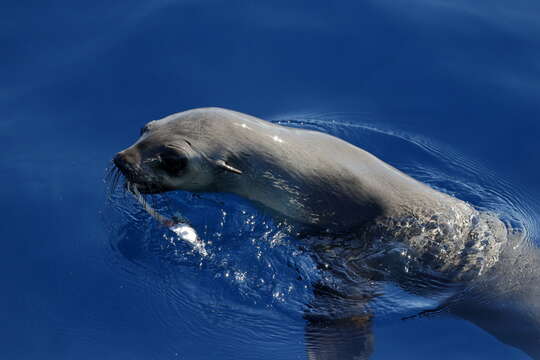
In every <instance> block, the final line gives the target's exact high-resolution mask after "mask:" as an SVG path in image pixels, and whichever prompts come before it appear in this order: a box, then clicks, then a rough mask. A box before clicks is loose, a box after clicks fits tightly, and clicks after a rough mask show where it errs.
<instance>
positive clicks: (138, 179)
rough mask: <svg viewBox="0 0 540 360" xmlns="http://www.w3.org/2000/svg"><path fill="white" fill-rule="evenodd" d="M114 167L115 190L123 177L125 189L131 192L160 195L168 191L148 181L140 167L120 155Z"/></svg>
mask: <svg viewBox="0 0 540 360" xmlns="http://www.w3.org/2000/svg"><path fill="white" fill-rule="evenodd" d="M112 165H113V166H112V168H111V170H112V171H111V172H112V174H113V176H114V178H113V188H116V186H117V185H118V181H119V179H120V178H121V177H122V178H123V179H124V180H125V183H124V187H125V189H126V190H128V191H129V192H133V190H136V191H137V192H139V193H141V194H159V193H163V192H165V191H168V189H165V188H164V186H163V185H161V184H159V183H157V182H155V181H149V180H148V179H146V176H144V175H145V174H144V173H143V171H142V169H141V168H140V167H139V166H138V165H133V164H131V163H130V162H128V161H127V160H126V159H125V157H123V156H121V155H120V154H118V155H116V156H115V157H114V159H113V161H112Z"/></svg>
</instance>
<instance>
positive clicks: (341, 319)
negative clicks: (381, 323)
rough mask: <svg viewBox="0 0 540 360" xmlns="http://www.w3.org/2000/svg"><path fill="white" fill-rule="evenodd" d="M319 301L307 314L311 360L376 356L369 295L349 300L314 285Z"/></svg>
mask: <svg viewBox="0 0 540 360" xmlns="http://www.w3.org/2000/svg"><path fill="white" fill-rule="evenodd" d="M313 293H314V295H315V298H314V299H313V301H312V302H311V303H310V304H309V305H308V308H307V309H306V311H305V312H304V319H306V320H307V324H306V328H305V340H306V350H307V353H308V359H310V360H330V359H332V360H334V359H368V358H369V356H370V355H371V353H372V352H373V343H374V341H373V333H372V330H371V324H372V321H371V320H372V317H373V315H372V314H371V313H370V311H369V309H368V307H367V304H368V302H369V301H370V300H371V298H372V297H371V296H369V294H366V293H364V294H361V295H358V296H346V295H344V294H342V293H340V292H339V291H337V290H335V289H332V288H330V287H328V286H326V285H324V284H321V283H316V284H314V288H313Z"/></svg>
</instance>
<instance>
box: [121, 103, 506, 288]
mask: <svg viewBox="0 0 540 360" xmlns="http://www.w3.org/2000/svg"><path fill="white" fill-rule="evenodd" d="M115 163H116V164H117V165H118V167H119V168H120V169H121V170H122V172H123V173H124V174H125V175H126V178H127V179H129V180H131V182H132V183H134V184H135V185H136V186H138V188H139V189H140V190H141V192H145V191H146V192H162V191H171V190H188V191H194V192H208V191H211V192H216V191H217V192H229V193H233V194H236V195H239V196H242V197H244V198H247V199H249V200H251V201H253V202H254V203H255V204H257V205H259V207H261V208H264V209H265V210H269V211H270V212H271V213H272V214H275V215H277V216H281V217H284V218H286V219H289V220H292V221H293V222H295V223H299V224H303V225H305V226H307V227H309V228H317V229H320V230H321V231H325V232H327V233H333V234H345V233H352V232H361V233H362V234H363V237H362V238H363V239H364V241H365V242H366V243H370V244H375V245H374V246H381V244H380V243H381V242H383V243H388V242H394V243H395V242H396V241H399V242H400V243H402V244H403V245H404V246H406V249H407V256H409V257H410V256H413V257H414V258H416V259H420V260H419V263H422V265H429V267H431V268H432V269H433V270H435V271H439V272H444V273H446V274H450V275H451V276H452V277H455V278H464V277H472V276H476V275H478V274H480V273H482V272H484V271H485V270H486V269H487V268H489V267H490V266H491V265H492V264H493V263H495V262H496V260H497V257H498V253H499V248H500V244H499V241H498V240H497V239H502V238H504V234H503V233H504V231H505V227H504V225H503V224H502V223H501V222H500V221H499V220H498V219H496V217H493V216H492V217H488V216H485V215H481V214H479V213H478V212H477V211H476V210H475V209H474V208H472V207H471V206H470V205H468V204H467V203H465V202H463V201H461V200H459V199H456V198H453V197H451V196H449V195H447V194H444V193H441V192H439V191H436V190H435V189H433V188H431V187H429V186H427V185H425V184H423V183H421V182H419V181H417V180H415V179H413V178H411V177H410V176H408V175H406V174H404V173H403V172H401V171H399V170H397V169H396V168H394V167H392V166H390V165H389V164H387V163H385V162H383V161H382V160H380V159H378V158H377V157H375V156H374V155H372V154H370V153H368V152H367V151H365V150H362V149H360V148H358V147H356V146H354V145H352V144H350V143H347V142H345V141H343V140H341V139H339V138H336V137H334V136H331V135H328V134H325V133H321V132H317V131H311V130H304V129H295V128H290V127H285V126H281V125H277V124H273V123H270V122H268V121H264V120H261V119H258V118H255V117H253V116H249V115H246V114H242V113H239V112H236V111H231V110H226V109H220V108H203V109H194V110H189V111H185V112H181V113H178V114H173V115H170V116H167V117H165V118H163V119H160V120H156V121H152V122H150V123H148V124H147V125H146V126H145V127H144V128H143V131H142V135H141V138H140V139H139V140H138V141H137V142H136V143H135V144H134V145H132V146H131V147H129V148H128V149H126V150H124V151H122V152H120V153H119V154H118V155H117V156H116V158H115ZM484 230H485V231H484ZM481 232H482V235H479V234H480V233H481ZM486 234H489V235H488V236H486ZM488 237H489V239H488ZM486 240H487V241H486ZM377 242H379V243H377Z"/></svg>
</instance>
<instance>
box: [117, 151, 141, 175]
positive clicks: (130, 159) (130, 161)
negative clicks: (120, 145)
mask: <svg viewBox="0 0 540 360" xmlns="http://www.w3.org/2000/svg"><path fill="white" fill-rule="evenodd" d="M113 163H114V165H115V166H116V167H117V168H118V170H120V171H121V172H122V174H123V175H124V176H125V177H127V178H128V179H131V178H133V177H134V175H135V173H136V169H137V168H138V157H137V156H136V155H134V154H133V152H130V151H128V150H124V151H120V152H119V153H118V154H116V155H115V156H114V158H113Z"/></svg>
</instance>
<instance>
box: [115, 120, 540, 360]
mask: <svg viewBox="0 0 540 360" xmlns="http://www.w3.org/2000/svg"><path fill="white" fill-rule="evenodd" d="M352 116H353V115H350V114H349V115H347V114H323V115H321V114H302V115H297V116H286V117H283V118H278V119H276V120H275V121H276V122H278V123H280V124H283V125H288V126H293V127H301V128H306V129H314V130H320V131H324V132H328V133H331V134H334V135H336V136H338V137H341V138H344V139H345V140H347V141H349V142H351V143H353V144H356V145H358V146H360V147H362V148H364V149H366V150H368V151H370V152H372V153H373V154H375V155H377V156H378V157H380V158H381V159H383V160H385V161H387V162H389V163H391V164H392V165H394V166H396V167H397V168H399V169H401V170H403V171H405V172H406V173H408V174H410V175H412V176H413V177H415V178H417V179H419V180H421V181H423V182H425V183H427V184H429V185H431V186H432V187H434V188H436V189H438V190H440V191H443V192H446V193H448V194H450V195H452V196H456V197H458V198H460V199H463V200H466V201H468V202H469V203H470V204H472V205H473V206H474V207H475V208H476V209H478V210H481V211H489V212H490V213H491V214H496V216H497V217H499V218H500V219H501V220H502V221H503V222H504V224H505V225H506V227H507V228H508V229H510V232H511V233H512V234H514V236H513V237H512V246H514V247H515V248H526V247H527V246H530V245H531V244H532V243H533V242H534V240H535V239H536V238H537V233H538V224H537V222H536V221H534V216H533V214H534V211H533V209H534V208H535V207H536V206H537V205H536V204H533V203H531V202H530V199H528V198H527V196H526V192H525V191H524V190H522V189H518V188H516V187H514V186H511V185H510V184H508V183H507V182H505V181H504V180H503V179H501V178H500V177H498V176H497V175H496V174H492V173H491V172H489V171H488V170H486V169H483V168H482V167H481V166H479V165H478V164H476V163H475V162H474V161H471V160H469V159H466V158H465V157H464V156H461V155H459V154H457V153H455V152H453V151H452V150H451V149H447V148H445V147H443V146H439V145H436V144H433V143H432V142H429V141H427V140H425V139H423V138H421V137H418V136H413V135H408V134H404V133H399V132H396V131H389V130H384V129H382V128H380V127H377V126H373V125H369V124H361V123H360V122H356V121H355V122H351V121H347V117H352ZM148 201H149V202H151V203H152V206H153V207H155V208H156V209H157V211H159V212H160V213H162V214H165V215H167V216H169V217H171V216H173V215H174V213H175V212H180V213H182V214H184V215H185V216H186V217H187V218H188V219H189V222H190V226H192V227H193V228H194V229H195V230H196V232H197V233H198V235H199V239H200V241H201V243H199V245H197V244H195V243H190V242H189V241H183V240H182V236H178V234H175V233H174V232H173V231H170V230H169V229H167V228H165V227H162V226H159V224H158V223H157V222H156V221H154V220H153V219H152V218H151V217H149V216H148V214H146V213H145V212H144V211H143V210H142V209H140V207H139V206H137V203H136V202H135V201H133V199H132V198H131V197H130V196H127V195H126V194H124V193H122V192H121V191H119V190H118V191H116V192H114V193H113V194H112V195H111V201H110V205H111V206H110V208H109V209H108V211H107V214H108V218H107V220H106V222H107V224H108V225H109V226H110V228H111V233H110V242H111V250H112V251H111V253H110V260H111V261H113V262H114V263H116V264H117V265H116V266H118V267H120V268H121V269H123V270H124V271H123V273H124V276H125V277H126V279H128V280H129V279H130V280H129V281H133V282H137V283H139V284H140V285H142V286H145V287H148V288H149V289H150V290H151V291H152V292H154V293H159V294H162V296H163V299H164V301H165V302H166V304H167V306H166V307H156V308H155V309H154V311H155V316H156V318H157V319H158V320H159V321H161V322H162V323H163V325H164V326H165V327H166V328H168V329H170V331H171V332H174V331H175V325H176V324H177V322H179V321H183V320H184V319H183V317H182V313H184V312H185V311H189V312H196V313H199V315H200V318H203V319H205V320H206V321H207V323H206V324H192V326H189V327H188V328H189V331H191V332H192V334H190V336H209V337H212V338H215V337H219V333H220V332H221V331H224V329H226V328H227V324H228V323H231V322H235V323H236V324H241V325H242V326H244V327H245V328H246V329H249V331H247V332H246V333H244V334H246V335H245V336H246V338H239V339H237V340H238V342H239V343H249V342H250V341H252V339H251V337H252V336H254V337H256V338H257V339H258V342H259V343H258V344H259V345H258V347H259V349H270V348H273V347H278V345H279V342H280V341H282V342H286V341H287V337H288V336H292V334H297V335H296V336H299V335H300V334H302V333H305V334H304V339H305V342H306V350H307V354H308V356H309V357H310V358H313V359H315V358H316V359H326V358H328V359H333V358H337V357H336V356H338V358H347V356H350V355H351V354H356V355H355V356H358V358H367V357H368V356H369V355H370V354H371V353H372V352H373V351H375V352H374V354H375V355H376V354H377V347H374V333H373V325H372V322H373V319H377V320H378V321H381V320H382V321H388V322H394V321H401V320H400V319H402V318H412V319H414V318H415V317H416V316H417V315H419V314H420V315H422V314H431V315H435V316H436V315H437V314H441V313H445V310H444V308H445V307H446V306H447V304H448V302H452V301H454V302H456V301H457V300H456V299H460V300H462V299H463V298H467V299H468V300H470V298H474V297H478V296H481V295H480V294H484V295H482V296H485V293H482V292H478V291H472V290H471V286H472V288H473V289H474V287H475V286H476V287H479V286H480V287H481V286H482V285H481V283H480V285H478V284H476V283H475V284H474V285H470V284H469V282H466V281H464V280H467V279H460V280H463V281H459V282H456V281H455V280H456V279H449V278H448V277H444V276H439V275H440V273H441V271H440V269H439V268H437V267H436V266H435V265H437V263H433V264H432V265H433V266H432V267H431V269H427V270H426V267H425V261H424V262H423V263H422V262H420V263H419V262H418V260H419V257H411V256H410V255H408V254H409V253H408V252H407V249H406V248H405V247H404V243H406V240H407V239H406V238H407V235H406V234H405V235H403V236H401V238H400V237H396V238H395V239H394V240H396V241H393V242H392V241H385V247H383V246H377V247H376V248H373V247H372V248H369V247H366V246H365V245H366V244H365V243H362V240H364V238H361V237H353V238H350V239H347V238H345V239H343V238H342V239H335V238H326V239H325V238H324V237H319V238H318V239H316V240H313V239H296V238H295V237H294V236H292V235H290V233H289V232H288V231H287V230H288V229H287V226H286V224H277V223H275V222H274V221H273V220H272V219H270V218H268V217H267V216H265V215H264V214H261V213H259V212H257V211H256V210H255V209H254V208H253V207H252V206H251V205H250V204H248V203H247V202H245V201H244V200H242V199H240V198H237V197H234V196H231V195H224V194H203V195H194V194H190V193H181V192H176V193H171V194H166V195H156V196H153V197H152V198H150V199H148ZM471 211H473V210H471ZM475 213H476V212H475ZM474 216H476V220H474ZM474 216H473V217H471V219H472V220H471V221H476V224H480V225H477V228H478V229H479V230H478V234H480V235H478V237H479V238H480V240H479V241H480V242H481V241H482V236H485V238H484V239H483V240H484V242H485V241H488V240H489V242H490V243H493V241H492V240H493V239H489V238H488V236H494V235H493V234H489V235H487V234H488V233H487V232H486V231H484V230H485V229H484V230H482V231H481V229H482V221H494V220H485V219H484V218H480V219H479V218H478V216H477V215H474ZM481 216H487V215H481ZM490 216H494V215H490ZM437 221H438V222H437V224H436V225H437V226H438V227H441V226H442V225H445V226H446V227H450V226H451V224H447V223H444V224H443V222H444V219H438V220H437ZM496 221H499V220H496ZM501 224H502V223H501ZM407 228H410V226H407ZM430 230H431V231H432V230H433V229H430V228H429V227H427V228H425V227H422V229H420V230H419V231H420V232H426V233H427V232H429V231H430ZM440 233H441V234H443V235H445V234H446V235H445V236H450V233H448V232H444V231H443V232H440ZM496 235H497V236H498V237H499V238H500V237H501V236H500V234H496ZM503 237H504V238H506V233H505V234H504V236H503ZM184 240H185V239H184ZM387 240H388V239H387ZM398 240H399V241H398ZM497 249H498V248H497ZM497 254H498V252H497ZM351 259H354V261H352V260H351ZM436 260H437V261H440V260H441V259H439V258H437V259H436ZM492 260H493V259H492ZM415 261H416V262H415ZM475 261H476V260H475ZM496 261H498V256H497V257H495V258H494V260H493V262H496ZM381 264H382V265H381ZM491 266H493V264H491V263H490V264H489V266H486V267H482V266H480V265H479V266H478V267H477V268H474V271H473V273H474V277H477V275H478V274H479V273H482V272H488V271H487V270H486V269H488V268H489V267H491ZM482 269H484V270H482ZM428 270H429V271H428ZM367 274H369V275H368V276H367ZM503 275H504V274H503ZM489 276H491V277H498V276H501V274H500V273H495V272H491V273H490V275H489ZM471 277H472V275H471ZM514 285H515V284H514ZM479 300H480V299H479ZM483 300H485V299H482V301H483ZM487 300H489V299H487ZM443 304H445V306H443V307H441V305H443ZM149 305H150V306H152V304H149ZM282 316H285V317H289V318H304V319H305V320H306V327H305V328H303V327H295V328H290V329H283V328H280V326H279V320H277V321H276V319H279V318H280V317H282ZM411 321H414V320H411ZM480 326H481V325H480ZM375 333H376V332H375ZM248 334H249V336H248ZM375 337H376V334H375ZM387 341H388V340H387ZM384 345H385V344H378V346H384ZM231 346H234V345H231ZM261 351H262V350H261ZM346 354H348V355H346Z"/></svg>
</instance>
